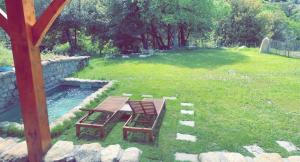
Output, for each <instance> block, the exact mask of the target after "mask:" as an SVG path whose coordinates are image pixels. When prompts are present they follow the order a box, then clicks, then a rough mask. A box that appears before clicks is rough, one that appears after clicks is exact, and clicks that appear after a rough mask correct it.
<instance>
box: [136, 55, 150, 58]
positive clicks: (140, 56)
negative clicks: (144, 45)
mask: <svg viewBox="0 0 300 162" xmlns="http://www.w3.org/2000/svg"><path fill="white" fill-rule="evenodd" d="M150 56H151V55H139V58H147V57H150Z"/></svg>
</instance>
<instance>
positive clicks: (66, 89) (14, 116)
mask: <svg viewBox="0 0 300 162" xmlns="http://www.w3.org/2000/svg"><path fill="white" fill-rule="evenodd" d="M99 88H100V87H98V88H95V87H90V88H80V87H78V86H69V85H61V86H58V87H56V88H54V89H52V90H50V91H48V92H47V94H46V95H47V109H48V116H49V122H50V123H52V122H54V121H55V120H57V119H58V118H60V117H62V116H63V115H64V114H66V113H68V112H69V111H70V110H72V109H73V108H74V107H76V106H78V105H79V104H80V103H81V102H82V101H83V100H84V99H85V98H86V97H88V96H90V95H91V94H92V93H94V92H96V91H97V90H98V89H99ZM4 121H8V122H16V123H21V124H22V123H23V122H22V118H21V109H20V104H19V103H16V104H13V105H10V106H8V107H6V108H5V109H4V110H2V112H0V122H4Z"/></svg>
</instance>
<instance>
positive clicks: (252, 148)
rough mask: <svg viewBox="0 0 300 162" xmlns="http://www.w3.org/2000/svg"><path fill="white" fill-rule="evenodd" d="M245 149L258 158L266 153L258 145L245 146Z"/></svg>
mask: <svg viewBox="0 0 300 162" xmlns="http://www.w3.org/2000/svg"><path fill="white" fill-rule="evenodd" d="M244 148H245V149H246V150H247V151H248V152H250V153H251V154H253V155H254V156H258V155H260V154H263V153H265V151H264V150H263V149H262V148H261V147H259V146H258V145H256V144H255V145H249V146H244Z"/></svg>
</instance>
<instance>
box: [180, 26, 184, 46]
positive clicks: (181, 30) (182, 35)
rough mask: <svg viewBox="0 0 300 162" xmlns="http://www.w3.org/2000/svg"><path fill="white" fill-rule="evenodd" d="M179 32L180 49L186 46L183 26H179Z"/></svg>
mask: <svg viewBox="0 0 300 162" xmlns="http://www.w3.org/2000/svg"><path fill="white" fill-rule="evenodd" d="M179 32H180V44H181V46H182V47H184V46H186V39H185V29H184V25H180V27H179Z"/></svg>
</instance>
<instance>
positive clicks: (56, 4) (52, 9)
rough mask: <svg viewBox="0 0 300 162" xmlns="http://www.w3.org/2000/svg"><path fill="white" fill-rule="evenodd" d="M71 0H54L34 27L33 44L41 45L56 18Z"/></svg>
mask: <svg viewBox="0 0 300 162" xmlns="http://www.w3.org/2000/svg"><path fill="white" fill-rule="evenodd" d="M69 2H70V0H53V1H52V2H51V4H50V5H49V6H48V8H47V9H46V11H44V13H43V14H42V15H41V16H40V18H39V19H38V21H37V22H36V23H35V25H34V26H33V28H32V37H33V40H32V41H33V44H34V45H35V46H39V45H40V44H41V43H42V40H43V38H44V36H45V35H46V33H47V32H48V30H49V29H50V27H51V25H52V24H53V23H54V21H55V19H56V18H57V17H58V15H59V14H60V13H61V12H62V10H63V8H64V7H65V6H66V5H67V4H68V3H69Z"/></svg>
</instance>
